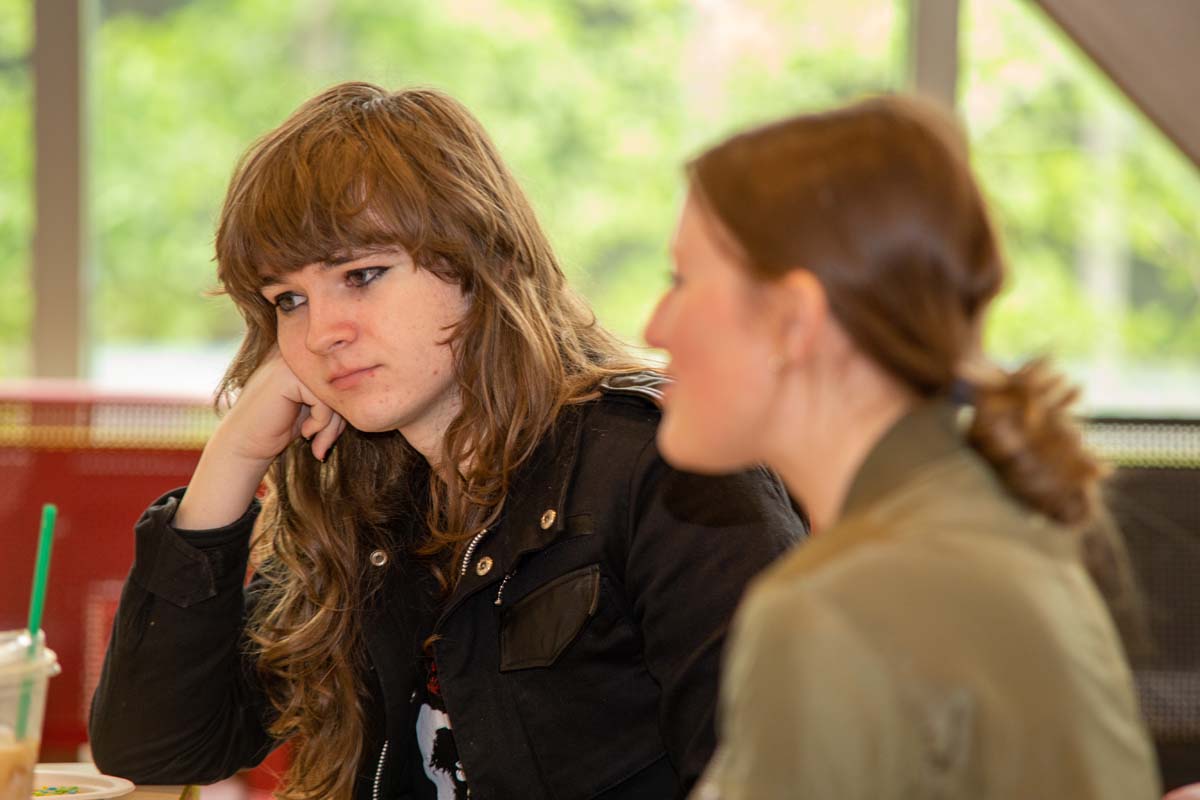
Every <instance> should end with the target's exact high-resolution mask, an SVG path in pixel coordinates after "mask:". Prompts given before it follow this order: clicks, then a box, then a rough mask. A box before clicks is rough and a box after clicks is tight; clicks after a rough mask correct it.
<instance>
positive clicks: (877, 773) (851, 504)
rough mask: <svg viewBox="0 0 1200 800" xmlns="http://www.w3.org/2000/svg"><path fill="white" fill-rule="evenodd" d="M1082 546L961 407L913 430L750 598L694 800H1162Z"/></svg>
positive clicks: (895, 432) (933, 413)
mask: <svg viewBox="0 0 1200 800" xmlns="http://www.w3.org/2000/svg"><path fill="white" fill-rule="evenodd" d="M1078 549H1079V547H1078V542H1077V539H1076V537H1075V536H1074V535H1073V534H1072V533H1071V532H1069V531H1066V530H1064V529H1061V528H1057V527H1056V526H1054V525H1052V524H1051V523H1050V522H1048V521H1047V520H1046V519H1045V518H1044V517H1041V516H1039V515H1037V514H1035V513H1033V512H1031V511H1030V510H1029V509H1028V508H1026V507H1025V506H1023V505H1021V504H1020V503H1018V502H1017V501H1015V500H1014V499H1013V498H1012V497H1011V496H1010V495H1009V494H1008V493H1007V492H1006V491H1005V490H1004V489H1003V488H1002V487H1001V485H1000V484H999V482H998V480H997V479H996V477H995V475H994V473H993V472H992V470H991V469H990V468H989V466H988V465H987V464H986V463H985V462H984V461H983V460H982V459H981V458H980V457H979V456H978V455H977V454H976V453H975V451H974V450H972V449H971V448H970V447H969V446H967V445H966V443H965V442H964V441H963V439H962V436H961V435H960V433H959V432H958V428H957V425H956V422H955V414H954V410H953V408H952V407H951V406H949V405H943V404H932V405H929V406H925V407H922V408H919V409H918V410H916V411H915V412H913V413H911V414H909V415H908V416H907V417H905V418H904V419H902V420H901V421H900V422H898V423H897V424H896V425H895V426H894V427H893V428H892V430H890V431H889V432H888V433H887V434H886V435H885V436H884V437H883V439H882V440H881V441H880V442H879V443H878V444H877V445H876V446H875V448H874V449H873V450H872V452H871V453H870V455H869V456H868V458H867V459H866V461H865V463H864V464H863V466H862V468H861V469H860V471H859V473H858V475H857V476H856V478H855V480H854V483H853V485H852V486H851V489H850V491H849V494H848V497H847V499H846V502H845V505H844V508H843V509H842V515H841V519H840V520H839V521H838V522H837V523H836V524H835V525H833V526H831V527H830V529H829V530H827V531H825V532H819V533H818V534H817V535H816V536H815V537H814V538H813V540H812V541H811V542H810V543H808V544H807V545H805V546H803V547H800V548H797V549H795V550H793V551H792V552H791V553H789V554H788V555H787V556H784V557H783V558H781V559H780V560H779V561H777V562H776V563H775V564H774V565H772V566H771V567H770V568H769V569H768V570H767V571H766V572H765V573H764V574H763V575H761V576H760V577H759V578H758V579H757V580H756V581H755V582H754V584H753V586H752V588H751V589H750V591H749V592H748V594H747V596H746V598H745V600H744V601H743V604H742V607H741V609H740V610H739V612H738V615H737V619H736V622H735V629H734V632H733V635H732V638H731V642H730V645H729V651H728V653H727V655H726V673H725V676H724V681H723V685H722V696H721V706H720V715H721V718H720V729H719V730H720V738H721V743H720V746H719V748H718V751H717V753H716V755H714V757H713V760H712V762H711V764H710V765H709V768H708V770H707V772H706V773H705V776H704V779H703V780H702V781H701V783H700V784H699V785H698V787H697V789H696V791H695V792H694V793H693V798H694V800H710V798H711V799H715V798H723V799H724V800H743V799H744V798H745V799H749V798H752V799H753V800H770V799H771V798H783V797H788V798H792V797H795V798H806V799H809V800H817V799H819V798H831V799H833V800H886V798H922V800H925V799H926V798H928V799H933V798H955V799H956V800H957V799H958V798H971V800H989V799H992V798H1021V799H1022V800H1029V799H1031V798H1054V799H1055V800H1063V799H1064V798H1104V799H1105V800H1108V799H1109V798H1111V800H1143V798H1144V799H1145V800H1149V799H1150V798H1157V797H1158V796H1159V795H1160V794H1161V792H1160V790H1159V784H1158V777H1157V771H1156V768H1155V761H1154V756H1153V753H1152V748H1151V745H1150V742H1149V739H1148V737H1147V734H1146V731H1145V728H1144V726H1143V723H1142V721H1141V718H1140V713H1139V709H1138V705H1137V699H1136V697H1135V694H1134V689H1133V683H1132V678H1131V675H1130V670H1129V667H1128V664H1127V662H1126V659H1125V656H1124V653H1123V651H1122V648H1121V645H1120V642H1119V640H1118V637H1117V633H1116V630H1115V628H1114V626H1113V623H1112V620H1111V618H1110V616H1109V614H1108V612H1107V610H1106V608H1105V606H1104V603H1103V601H1102V599H1101V598H1100V596H1099V595H1098V593H1097V592H1096V590H1095V588H1094V586H1093V584H1092V582H1091V580H1090V579H1089V577H1088V575H1087V574H1086V572H1085V570H1084V569H1083V567H1082V566H1081V563H1080V560H1079V555H1078Z"/></svg>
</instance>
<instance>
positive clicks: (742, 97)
mask: <svg viewBox="0 0 1200 800" xmlns="http://www.w3.org/2000/svg"><path fill="white" fill-rule="evenodd" d="M96 2H99V3H100V12H101V13H100V22H99V24H98V27H97V29H96V31H95V42H94V67H95V68H94V70H93V81H94V84H93V90H94V103H93V126H92V135H91V147H92V190H91V191H92V193H93V195H92V198H91V208H92V212H93V233H94V237H95V238H94V246H93V253H94V255H95V261H96V270H95V274H94V275H93V276H92V281H93V283H94V286H95V292H94V294H93V297H94V308H93V319H94V320H95V329H94V331H93V336H92V341H93V342H95V343H97V345H98V346H108V345H113V344H117V343H137V342H174V343H179V344H187V343H192V344H195V343H203V342H215V341H229V340H233V339H236V338H237V337H238V335H239V333H240V329H241V322H240V320H239V319H238V318H237V316H236V314H235V313H234V312H233V310H232V309H231V308H230V306H229V304H228V303H227V302H226V301H224V300H223V299H221V298H213V297H206V296H205V295H204V291H205V290H206V289H209V288H212V284H213V274H214V272H213V264H212V261H211V259H212V235H213V227H214V222H215V216H216V213H217V210H218V208H219V206H220V203H221V200H222V195H223V192H224V189H225V184H226V182H227V181H228V178H229V175H230V172H231V170H232V168H233V165H234V163H235V162H236V160H237V157H238V156H239V155H240V153H241V152H242V151H243V150H244V149H245V148H246V146H247V145H248V144H249V143H250V142H251V141H252V140H253V139H254V137H256V136H257V135H259V134H261V133H262V132H264V131H265V130H267V129H269V128H270V127H272V126H274V125H275V124H277V123H278V122H279V121H280V120H282V119H283V118H284V117H285V116H286V115H287V113H288V112H290V111H291V110H292V109H293V108H294V107H295V106H296V105H297V104H299V103H300V102H301V101H302V100H303V99H305V98H306V97H308V96H309V95H311V94H312V93H314V92H315V91H317V90H319V89H320V88H322V87H323V86H326V85H328V84H330V83H333V82H335V81H338V80H346V79H362V80H371V81H375V82H378V83H381V84H383V85H385V86H389V87H395V86H401V85H407V84H424V85H434V86H437V87H439V88H443V89H445V90H447V91H449V92H450V93H452V94H454V95H455V96H457V97H458V98H459V99H461V100H462V101H463V102H465V103H466V104H467V106H468V107H470V108H471V109H472V110H473V111H474V112H475V113H476V114H477V115H478V116H479V117H480V119H481V120H482V121H483V123H484V124H485V125H486V126H487V127H488V129H489V130H490V131H491V133H492V135H493V136H494V138H495V139H496V141H497V143H498V145H499V147H500V149H501V152H502V153H503V154H504V156H505V157H506V159H507V160H508V161H509V163H510V164H511V165H512V167H513V169H514V171H515V172H516V173H517V175H518V177H519V178H520V180H521V181H522V183H523V185H524V186H525V187H526V189H527V191H528V192H529V194H530V196H531V198H532V200H533V202H534V205H535V206H536V207H537V208H538V209H539V212H540V214H541V217H542V220H543V222H544V224H545V225H546V228H547V230H548V231H549V233H550V235H551V239H552V240H553V241H554V242H555V244H556V246H557V248H558V250H559V253H560V255H561V257H562V259H563V262H564V266H565V267H566V269H567V271H568V273H569V274H570V275H571V278H572V280H573V281H574V282H575V283H576V285H577V286H578V287H579V288H580V289H581V290H582V291H583V292H584V293H585V294H586V295H587V296H588V297H589V298H590V299H591V301H592V303H593V305H594V306H595V307H596V309H597V312H598V314H599V316H600V318H601V319H602V320H603V321H604V322H605V323H606V324H607V325H609V326H610V327H612V328H613V329H615V330H616V331H617V332H618V333H620V334H621V335H623V336H625V337H626V338H628V339H629V340H630V341H638V340H639V334H640V328H641V325H642V324H643V322H644V320H645V319H646V317H647V315H648V314H649V311H650V307H651V305H652V303H653V302H654V300H655V299H656V298H657V296H658V293H659V291H660V290H661V289H662V287H663V286H664V281H663V278H662V276H663V275H664V274H665V272H666V270H667V268H668V267H667V259H666V245H667V238H668V236H669V233H670V229H671V225H672V222H673V216H674V213H675V206H676V203H677V201H678V197H679V195H680V193H681V186H680V184H681V177H680V176H681V172H680V167H681V164H682V163H683V161H684V160H685V159H686V158H687V156H688V155H689V154H690V153H692V152H695V150H696V149H697V148H698V147H700V146H702V145H703V144H704V143H706V142H709V141H712V140H714V139H716V138H717V137H719V136H720V135H723V134H725V133H727V132H729V131H730V130H732V129H734V128H737V127H740V126H743V125H746V124H748V123H751V122H757V121H761V120H764V119H767V118H771V117H774V116H778V115H781V114H784V113H789V112H792V111H796V110H801V109H812V108H819V107H822V106H825V105H828V104H830V103H834V102H838V101H841V100H845V99H849V98H852V97H855V96H858V95H861V94H863V93H866V92H871V91H878V90H886V89H891V88H897V87H899V86H900V85H901V84H902V75H903V61H904V58H903V56H904V53H903V51H904V43H905V15H904V12H903V9H904V8H905V7H906V6H907V2H902V1H901V0H841V1H840V2H838V3H836V4H833V3H828V2H822V0H690V1H689V0H444V2H440V3H428V2H420V0H397V1H396V2H391V3H376V2H370V1H369V0H337V2H334V0H306V2H302V3H295V2H286V1H285V0H96ZM30 6H31V4H30V3H29V2H28V0H0V130H2V131H4V135H3V136H0V176H3V179H2V180H0V209H3V210H2V212H0V284H2V285H3V286H4V292H3V294H2V295H0V356H3V357H4V358H3V360H0V377H2V376H4V375H12V374H19V373H20V372H21V370H22V369H23V368H24V367H23V366H21V365H20V364H21V363H23V362H19V360H18V359H16V357H15V356H13V355H12V354H13V353H19V352H23V350H22V348H23V347H24V340H25V337H26V336H27V331H28V324H29V320H28V309H29V308H30V305H31V304H30V300H29V289H28V281H27V274H26V273H27V268H26V267H27V263H28V238H29V231H30V224H31V221H30V219H29V213H30V212H29V193H28V188H27V187H28V184H29V173H30V158H29V91H30V88H29V75H28V69H27V66H26V61H25V58H26V54H27V52H28V49H29V45H30V41H29V36H30V32H29V17H30ZM964 16H965V18H964V27H963V31H964V35H963V56H964V57H963V79H962V81H961V88H962V91H961V97H962V98H963V101H964V108H965V115H966V118H967V123H968V128H969V130H970V133H971V136H972V139H973V144H974V152H975V162H976V165H977V167H978V170H979V172H980V175H981V177H982V179H983V182H984V185H985V188H986V190H987V191H988V193H989V196H990V198H991V200H992V201H993V204H994V206H995V209H996V213H997V217H998V220H999V223H1000V226H1001V228H1002V231H1003V233H1004V236H1005V244H1006V249H1007V253H1008V256H1009V261H1010V263H1011V264H1012V267H1013V273H1012V279H1011V280H1010V283H1009V285H1008V287H1007V289H1006V292H1005V294H1004V296H1003V297H1002V300H1001V302H1000V304H999V307H998V309H997V313H996V314H995V315H994V318H993V321H992V324H991V326H990V329H989V331H988V339H989V344H990V347H991V349H992V350H993V351H994V352H996V353H998V354H999V355H1001V356H1002V357H1004V358H1006V359H1016V358H1019V357H1023V356H1025V355H1028V354H1030V353H1035V352H1041V351H1044V350H1053V351H1054V352H1056V353H1058V354H1060V355H1062V356H1063V357H1064V358H1065V359H1066V360H1067V363H1068V365H1070V366H1072V367H1073V368H1074V369H1076V370H1079V371H1086V370H1087V369H1088V368H1089V365H1091V364H1093V363H1096V362H1097V355H1098V353H1099V352H1100V351H1101V350H1102V349H1103V350H1104V352H1107V353H1109V354H1110V355H1112V354H1116V356H1118V357H1119V358H1123V359H1133V360H1141V361H1142V362H1144V363H1146V364H1150V365H1153V364H1159V363H1161V364H1171V363H1177V364H1184V365H1190V366H1185V370H1190V373H1189V374H1191V375H1192V376H1193V380H1200V369H1197V368H1196V366H1195V365H1196V364H1197V363H1198V362H1197V359H1198V357H1200V237H1198V235H1197V225H1196V213H1197V209H1198V208H1200V180H1198V179H1197V175H1196V172H1195V171H1194V170H1193V169H1192V168H1191V167H1190V165H1188V164H1187V163H1185V161H1184V159H1183V158H1182V156H1180V154H1179V153H1178V152H1176V151H1175V150H1174V149H1173V148H1171V147H1170V145H1168V144H1167V143H1166V142H1165V141H1164V140H1163V139H1162V137H1161V136H1160V135H1159V134H1158V133H1157V132H1156V131H1155V130H1154V129H1153V128H1152V127H1151V126H1150V125H1149V124H1148V123H1147V122H1146V121H1145V120H1143V119H1142V118H1141V117H1140V116H1138V115H1137V114H1136V113H1135V112H1132V111H1131V110H1130V108H1129V104H1128V103H1127V102H1126V101H1125V100H1124V99H1123V98H1121V97H1119V96H1118V94H1117V92H1116V91H1115V90H1114V89H1113V88H1112V87H1111V85H1110V84H1109V83H1108V82H1107V81H1106V80H1105V79H1104V78H1103V77H1102V76H1100V75H1099V74H1097V71H1096V70H1095V68H1093V67H1092V66H1090V64H1089V63H1088V62H1087V61H1086V59H1085V58H1083V57H1082V56H1081V55H1080V54H1079V53H1078V52H1076V51H1075V50H1074V48H1073V47H1071V46H1070V45H1069V44H1067V43H1065V41H1064V38H1063V37H1062V35H1061V34H1060V33H1058V31H1057V30H1055V29H1053V28H1052V27H1051V26H1050V25H1049V24H1048V23H1047V22H1046V21H1045V20H1044V19H1042V18H1041V17H1040V16H1039V15H1038V14H1037V13H1036V12H1034V11H1033V10H1031V9H1030V8H1029V7H1028V6H1027V5H1026V4H1017V3H1012V2H1009V1H1008V0H1003V1H1001V0H972V1H971V2H969V3H966V4H965V15H964ZM1114 121H1115V124H1116V125H1118V126H1120V128H1121V132H1120V133H1119V135H1117V136H1115V137H1110V138H1109V139H1105V138H1104V136H1102V135H1101V134H1100V133H1099V132H1098V131H1099V130H1100V128H1103V127H1104V126H1106V125H1109V124H1110V123H1114ZM1097 125H1099V126H1100V128H1098V127H1097ZM1105 142H1107V144H1105ZM1097 148H1108V149H1107V150H1104V154H1103V155H1097ZM1098 160H1099V161H1098ZM1099 162H1103V164H1104V165H1105V168H1104V169H1099V168H1098V166H1099ZM1105 213H1107V214H1108V215H1109V217H1108V218H1107V219H1106V218H1104V216H1103V215H1104V214H1105ZM1106 281H1107V283H1106ZM1089 286H1090V287H1091V288H1090V289H1088V288H1087V287H1089ZM1102 286H1108V287H1109V288H1108V289H1104V290H1102V289H1101V287H1102ZM1089 292H1090V294H1089ZM1104 292H1108V294H1107V295H1105V294H1103V293H1104ZM1102 295H1103V296H1104V297H1108V298H1109V299H1108V300H1105V301H1103V302H1101V300H1100V299H1099V298H1100V297H1101V296H1102ZM1106 304H1107V305H1106ZM14 365H15V366H14ZM1198 402H1200V401H1198Z"/></svg>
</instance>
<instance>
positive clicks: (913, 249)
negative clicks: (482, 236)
mask: <svg viewBox="0 0 1200 800" xmlns="http://www.w3.org/2000/svg"><path fill="white" fill-rule="evenodd" d="M688 172H689V177H690V178H691V183H692V188H693V191H694V192H695V193H696V194H697V195H698V196H699V198H700V199H701V200H702V202H703V203H704V204H705V206H706V208H707V209H708V210H709V212H711V213H712V214H713V215H714V217H715V218H716V220H717V221H718V222H719V224H720V226H721V227H722V228H723V229H724V230H725V231H726V232H727V233H728V234H729V235H730V236H731V238H732V240H733V242H734V243H735V244H736V245H737V248H738V249H739V250H740V251H741V252H740V255H741V256H742V257H743V259H744V261H745V262H746V266H747V268H748V269H750V270H751V271H752V272H753V273H755V274H757V275H758V276H759V277H761V278H763V279H766V280H771V279H773V278H776V277H779V276H781V275H783V274H784V273H786V272H787V271H789V270H793V269H797V268H803V269H806V270H808V271H810V272H812V273H813V274H814V275H815V276H816V277H817V278H818V279H819V280H820V281H821V284H822V286H823V287H824V288H825V292H826V294H827V296H828V298H829V306H830V309H831V310H832V312H833V314H834V315H835V316H836V317H837V319H838V322H839V323H840V324H841V326H842V327H843V329H844V330H845V331H846V332H847V333H848V334H849V335H850V336H851V338H852V339H853V340H854V341H855V343H856V345H857V346H858V347H859V348H860V349H861V350H862V351H863V352H864V353H865V354H866V355H868V356H869V357H870V358H872V359H874V360H875V362H876V363H878V364H879V365H881V366H882V367H883V368H884V369H886V370H888V371H889V372H890V373H891V374H892V375H893V376H894V377H896V378H897V379H898V380H899V381H900V382H902V383H903V384H904V385H905V386H907V387H909V388H910V389H911V390H912V391H913V392H915V393H916V394H917V395H918V396H922V397H936V396H939V395H950V394H951V393H952V391H953V389H954V387H955V386H957V385H959V384H961V383H962V381H963V380H964V378H965V379H967V380H970V381H971V382H972V384H973V386H974V392H973V395H974V398H973V402H974V405H975V419H974V423H973V424H972V426H971V428H970V431H969V434H968V439H969V441H970V443H971V444H972V446H974V447H975V448H976V449H977V450H978V451H979V453H980V454H982V455H983V457H984V458H985V459H987V461H988V462H989V463H991V465H992V466H993V467H994V468H995V471H996V473H997V475H998V476H999V477H1000V479H1001V480H1002V481H1003V483H1004V484H1005V485H1006V486H1007V487H1008V488H1009V489H1010V490H1011V492H1012V493H1013V495H1015V496H1016V497H1017V498H1019V499H1020V500H1021V501H1022V502H1024V503H1026V504H1027V505H1029V506H1030V507H1032V508H1035V509H1037V510H1039V511H1041V512H1043V513H1044V514H1046V515H1047V516H1048V517H1050V518H1052V519H1054V520H1056V521H1058V522H1061V523H1064V524H1068V525H1076V524H1079V523H1082V522H1084V521H1085V520H1087V519H1088V517H1089V515H1090V514H1091V511H1092V498H1093V496H1094V495H1095V493H1096V488H1095V486H1096V481H1097V478H1099V477H1100V476H1101V474H1102V473H1103V469H1102V468H1101V466H1100V465H1099V464H1098V463H1097V462H1096V460H1095V459H1093V458H1092V457H1091V456H1090V455H1089V454H1088V453H1087V452H1086V451H1085V449H1084V448H1083V446H1082V442H1081V440H1080V435H1079V433H1078V431H1077V430H1076V428H1075V426H1074V424H1073V422H1072V420H1071V417H1070V414H1069V410H1068V407H1069V406H1070V404H1071V402H1072V401H1073V400H1074V399H1075V397H1076V391H1075V390H1073V389H1071V388H1070V387H1069V386H1068V385H1067V384H1066V383H1065V382H1064V381H1063V379H1062V378H1061V377H1059V376H1058V375H1057V374H1055V373H1054V372H1053V371H1052V370H1051V369H1050V368H1049V367H1048V366H1047V365H1046V363H1045V362H1044V361H1042V360H1036V361H1033V362H1031V363H1029V364H1027V365H1026V366H1024V367H1022V368H1020V369H1018V370H1016V371H1015V372H1012V373H1006V372H1003V371H1001V370H999V369H995V368H989V369H988V370H987V371H986V372H987V375H986V378H979V377H978V376H972V375H966V374H965V372H966V371H967V369H968V365H969V364H974V363H976V362H978V360H979V356H978V353H979V339H980V336H979V331H980V327H981V324H982V317H983V313H984V310H985V309H986V308H987V305H988V303H989V302H991V300H992V299H993V298H994V297H995V296H996V293H997V292H998V291H999V290H1000V286H1001V283H1002V281H1003V276H1004V267H1003V261H1002V259H1001V256H1000V250H999V245H998V242H997V238H996V236H995V234H994V232H993V227H992V224H991V221H990V219H989V216H988V213H987V208H986V205H985V203H984V201H983V198H982V196H981V193H980V191H979V188H978V187H977V185H976V183H975V180H974V178H973V177H972V175H971V169H970V165H969V163H968V158H967V149H966V145H965V141H964V138H963V136H962V133H961V131H960V130H959V128H958V127H957V125H956V124H955V122H954V121H953V119H952V118H951V117H949V116H948V115H947V114H945V113H944V112H942V111H940V110H939V109H937V108H935V107H934V106H932V105H931V104H929V103H926V102H924V101H920V100H916V99H913V98H904V97H880V98H875V99H871V100H867V101H864V102H860V103H856V104H854V105H851V106H847V107H844V108H840V109H837V110H834V111H831V112H827V113H823V114H814V115H806V116H800V117H794V118H791V119H786V120H783V121H780V122H777V123H774V124H772V125H768V126H765V127H762V128H758V129H755V130H751V131H749V132H747V133H744V134H741V135H739V136H735V137H734V138H732V139H729V140H727V141H725V142H723V143H721V144H719V145H718V146H716V147H714V148H712V149H711V150H708V151H707V152H705V153H703V154H701V155H700V156H699V157H698V158H696V159H695V160H694V161H692V162H691V164H689V166H688Z"/></svg>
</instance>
